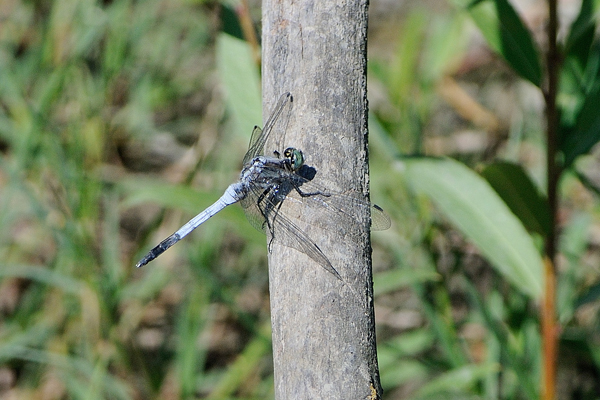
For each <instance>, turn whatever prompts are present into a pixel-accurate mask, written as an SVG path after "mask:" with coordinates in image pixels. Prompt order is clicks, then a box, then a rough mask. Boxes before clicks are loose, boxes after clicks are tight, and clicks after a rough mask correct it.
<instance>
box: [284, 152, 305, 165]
mask: <svg viewBox="0 0 600 400" xmlns="http://www.w3.org/2000/svg"><path fill="white" fill-rule="evenodd" d="M283 157H284V158H286V159H287V160H289V161H290V167H291V168H292V171H297V170H299V169H300V167H302V165H304V154H302V150H299V149H296V148H294V147H288V148H287V149H285V150H284V152H283Z"/></svg>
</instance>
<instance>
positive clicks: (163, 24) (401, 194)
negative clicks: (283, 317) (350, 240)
mask: <svg viewBox="0 0 600 400" xmlns="http://www.w3.org/2000/svg"><path fill="white" fill-rule="evenodd" d="M513 5H514V6H515V8H516V9H517V11H518V12H519V15H520V16H521V18H522V20H523V21H524V22H525V24H526V25H527V26H528V28H529V29H530V30H531V31H532V32H533V35H534V38H535V39H536V40H538V41H539V42H540V45H542V46H543V40H544V39H543V36H542V34H543V29H544V26H545V24H546V22H547V21H546V14H547V12H546V8H545V7H546V5H545V2H544V1H539V0H519V1H515V2H513ZM579 6H580V2H578V1H571V0H565V1H563V2H562V3H561V5H560V7H561V9H560V11H561V13H560V15H561V21H562V22H564V23H565V24H568V23H569V21H572V20H573V19H574V18H575V17H576V16H577V13H578V12H579ZM253 27H254V29H253ZM369 29H370V33H369V43H368V47H369V77H368V78H369V81H368V85H369V101H370V110H371V115H370V139H369V140H370V151H371V154H370V161H371V182H372V186H371V189H372V193H371V198H372V199H373V201H374V202H377V203H378V204H380V205H381V206H382V207H383V208H384V209H385V210H386V211H387V213H388V214H389V215H390V217H391V218H392V221H393V222H392V228H391V229H390V230H388V231H384V232H376V233H374V234H373V260H374V266H373V267H374V282H375V294H376V299H375V311H376V323H377V339H378V351H379V362H380V369H381V380H382V384H383V387H384V390H385V396H384V398H385V399H426V398H427V399H429V398H431V399H433V398H436V399H439V398H444V399H452V398H456V399H480V398H481V399H483V398H485V399H530V398H537V395H538V390H539V387H540V364H541V355H540V346H541V339H540V333H539V320H538V319H539V318H538V313H537V308H536V304H535V303H534V302H531V300H530V299H529V298H528V297H527V296H525V295H524V294H521V293H520V292H519V291H516V290H514V288H512V287H511V285H510V284H509V283H507V282H506V280H504V279H503V277H502V276H501V275H499V273H498V271H496V270H495V269H493V268H491V267H490V265H489V263H488V262H487V261H486V259H485V258H483V257H482V256H481V255H480V254H479V252H478V251H477V249H476V248H475V247H474V246H473V245H472V244H471V242H470V241H469V240H467V239H466V238H465V237H464V235H462V234H460V233H459V232H458V231H457V230H455V228H454V227H453V226H452V224H450V223H449V222H448V220H447V219H446V218H444V216H443V215H442V214H441V213H440V212H439V211H437V210H436V208H435V207H434V206H433V205H432V203H431V202H430V201H428V199H426V198H424V197H423V196H419V195H417V194H415V193H414V192H413V191H411V190H410V187H409V186H408V185H407V184H406V179H405V176H404V174H403V168H402V163H401V161H400V155H406V154H409V155H416V154H421V155H422V154H425V155H432V156H451V157H453V158H455V159H457V160H459V161H461V162H463V163H464V164H466V165H467V166H469V167H472V168H474V169H475V170H477V168H478V165H480V164H481V163H485V162H489V161H492V160H507V161H512V162H515V163H518V164H520V165H522V166H523V167H524V168H525V170H526V171H527V172H528V174H529V175H530V177H531V179H532V180H533V181H534V182H535V183H537V184H538V185H539V188H538V189H539V190H540V191H543V190H544V189H543V187H544V185H545V157H546V156H545V138H544V117H543V111H544V102H543V98H542V95H541V93H540V92H539V90H538V88H536V87H535V86H533V85H531V84H530V83H528V82H527V81H525V80H523V79H521V78H519V77H518V75H517V74H516V73H515V72H513V71H512V70H511V68H510V67H508V66H507V64H506V63H505V62H504V61H502V60H501V59H500V58H499V57H498V56H497V55H496V54H495V53H493V52H492V51H491V50H490V49H489V48H488V46H487V45H486V42H485V40H484V38H483V37H482V35H481V33H480V32H479V30H478V29H477V28H476V27H475V25H474V24H473V22H472V21H471V19H469V17H468V15H467V14H466V13H465V12H464V10H463V9H462V8H461V7H459V6H458V5H456V4H455V3H453V2H452V1H442V0H427V1H390V0H372V1H371V5H370V21H369ZM253 32H254V33H256V34H257V35H258V32H260V2H258V1H252V2H251V3H250V4H246V3H243V2H238V1H233V0H232V1H227V0H223V1H203V0H146V1H141V2H140V1H133V0H131V1H127V0H124V1H96V0H56V1H45V0H2V1H1V2H0V398H1V399H10V400H12V399H190V398H208V399H269V398H273V378H272V374H273V371H272V360H271V353H270V352H271V343H270V341H271V337H270V320H269V297H268V276H267V250H266V245H265V237H264V236H263V235H261V234H259V233H258V232H256V231H255V230H254V229H253V228H252V227H251V225H250V224H248V223H247V222H246V220H245V217H244V214H243V211H242V209H241V207H239V206H233V207H228V208H227V209H225V210H224V211H223V212H221V213H220V214H219V215H218V216H216V217H215V218H214V219H212V220H211V221H209V222H208V223H206V224H204V225H203V226H202V228H201V229H199V230H197V231H195V232H194V233H193V234H192V235H190V236H189V237H187V238H186V239H185V240H184V241H182V242H180V243H179V244H177V245H176V246H175V247H173V248H172V249H170V250H169V251H168V252H166V253H164V254H163V255H162V256H161V257H160V258H158V259H157V260H156V261H154V262H153V263H152V264H150V265H148V266H146V267H145V268H142V269H138V270H136V269H135V268H134V265H135V263H136V262H137V261H138V260H139V258H140V257H141V256H143V255H144V254H145V252H147V251H148V250H149V249H150V248H151V247H152V246H154V245H155V244H157V243H158V242H159V241H161V240H162V239H164V238H165V237H166V236H168V235H170V234H171V233H173V232H174V231H175V230H176V229H177V228H179V227H180V226H181V225H182V224H183V223H185V222H186V221H187V220H188V219H189V218H190V217H192V216H193V215H195V214H196V213H197V212H199V211H201V210H202V209H204V208H205V207H206V206H208V205H210V204H211V203H212V202H213V201H215V200H216V199H217V198H218V197H219V196H220V195H221V194H222V192H223V191H224V189H225V188H226V187H227V185H229V184H230V183H232V182H234V181H235V180H236V179H237V177H238V175H239V171H240V168H241V160H242V157H243V155H244V153H245V151H246V147H247V145H248V140H249V137H250V133H251V130H252V127H253V126H254V125H255V124H260V123H261V96H260V77H259V71H260V67H259V60H258V56H259V55H260V49H259V48H258V43H259V42H260V38H259V37H253V36H252V33H253ZM584 167H585V169H586V170H587V171H590V177H591V178H593V177H594V173H593V172H594V171H597V169H596V168H597V159H596V156H594V155H593V154H592V155H591V156H588V158H587V159H586V160H585V165H584ZM561 193H562V195H563V196H564V197H563V203H562V205H561V211H560V216H561V218H560V221H559V223H560V226H561V228H562V232H563V239H564V240H563V241H561V243H563V244H562V247H561V251H562V256H561V261H562V262H561V265H560V268H561V281H560V283H559V296H558V300H557V303H558V304H557V308H558V310H559V319H560V321H561V323H563V327H564V331H563V332H562V336H561V346H562V347H561V353H560V355H559V360H560V361H559V385H558V387H559V394H560V396H559V398H561V399H567V398H569V399H598V398H600V388H599V386H600V385H599V383H598V382H600V376H599V374H598V372H599V369H598V367H599V366H600V353H599V352H598V347H597V345H598V343H599V341H600V340H599V339H600V338H599V337H598V335H599V334H598V332H599V331H598V318H597V315H598V309H599V305H600V302H598V301H597V294H596V292H597V291H598V290H596V288H597V286H595V285H596V284H597V282H598V261H599V258H600V251H599V249H600V248H599V246H600V224H599V220H598V218H599V216H600V215H599V207H598V206H599V202H598V196H597V195H596V194H594V193H593V191H591V190H589V188H587V187H585V186H584V185H582V184H581V183H580V181H579V180H576V179H574V178H573V177H571V176H566V177H565V179H564V181H563V184H562V186H561ZM594 290H596V291H594ZM586 296H587V297H586Z"/></svg>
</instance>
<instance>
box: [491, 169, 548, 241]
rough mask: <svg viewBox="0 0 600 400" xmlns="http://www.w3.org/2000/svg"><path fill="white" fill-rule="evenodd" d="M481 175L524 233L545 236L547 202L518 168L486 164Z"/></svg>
mask: <svg viewBox="0 0 600 400" xmlns="http://www.w3.org/2000/svg"><path fill="white" fill-rule="evenodd" d="M481 175H482V176H483V177H484V178H485V179H486V180H487V181H488V183H489V184H490V185H491V186H492V188H494V190H495V191H496V193H498V195H500V197H501V198H502V200H504V202H505V203H506V205H507V206H508V208H510V210H511V211H512V212H513V214H515V215H516V216H517V217H518V218H519V219H520V220H521V222H522V223H523V225H524V226H525V228H526V229H527V230H528V231H530V232H537V233H539V234H540V235H542V236H546V235H547V234H548V232H549V231H550V210H549V209H548V202H547V201H546V198H545V197H544V196H543V195H542V194H541V193H540V192H539V190H538V189H537V187H536V186H535V185H534V183H533V182H532V181H531V179H530V178H529V176H528V175H527V173H526V172H525V171H524V170H523V168H522V167H521V166H520V165H516V164H512V163H508V162H498V163H494V164H490V165H488V166H486V167H485V169H484V170H483V171H481Z"/></svg>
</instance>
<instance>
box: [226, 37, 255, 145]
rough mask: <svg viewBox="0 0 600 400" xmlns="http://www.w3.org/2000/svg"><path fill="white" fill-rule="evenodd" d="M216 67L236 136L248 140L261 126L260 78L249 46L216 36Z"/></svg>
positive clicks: (233, 39)
mask: <svg viewBox="0 0 600 400" xmlns="http://www.w3.org/2000/svg"><path fill="white" fill-rule="evenodd" d="M217 67H218V68H219V75H220V76H221V80H222V82H223V86H224V88H225V93H226V95H227V104H228V105H229V106H230V108H231V111H232V113H233V115H234V119H235V122H236V125H237V132H238V134H239V135H241V136H243V137H247V138H248V139H249V138H250V132H252V128H253V127H254V126H255V125H257V124H260V123H261V122H262V97H261V92H260V77H259V75H258V67H257V66H256V64H255V63H254V61H253V59H252V50H251V49H250V46H249V45H248V44H247V43H246V42H244V41H242V40H239V39H236V38H234V37H233V36H230V35H227V34H225V33H223V34H221V35H219V37H218V38H217Z"/></svg>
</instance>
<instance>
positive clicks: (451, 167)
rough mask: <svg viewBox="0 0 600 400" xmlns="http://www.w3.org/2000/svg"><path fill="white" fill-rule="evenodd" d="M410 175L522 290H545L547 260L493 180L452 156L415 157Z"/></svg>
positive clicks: (409, 163) (533, 294)
mask: <svg viewBox="0 0 600 400" xmlns="http://www.w3.org/2000/svg"><path fill="white" fill-rule="evenodd" d="M406 175H407V178H408V180H409V182H410V184H411V186H413V187H414V188H415V189H416V190H417V191H418V192H421V193H423V194H425V195H427V196H428V197H429V198H430V199H431V200H432V201H433V202H434V203H435V204H436V205H437V206H438V207H439V209H440V210H441V211H442V212H443V213H444V215H445V216H446V217H447V218H448V219H449V220H450V221H452V223H454V225H456V227H457V228H458V229H459V230H460V231H461V232H462V233H463V234H464V235H465V236H466V237H467V238H468V239H469V240H471V241H472V242H473V243H474V244H475V245H476V246H477V248H478V249H479V251H481V253H482V254H483V255H484V256H485V257H486V258H487V259H488V260H489V261H490V263H491V264H492V265H493V266H494V267H495V268H496V269H497V270H498V272H499V273H500V274H501V275H503V276H504V277H505V278H506V279H507V280H508V281H510V282H511V283H512V284H513V285H514V286H515V287H517V288H518V289H519V290H521V291H522V292H523V293H525V294H527V295H529V296H531V297H533V298H535V299H537V298H539V296H540V295H541V293H542V260H541V257H540V255H539V253H538V251H537V249H536V247H535V245H534V243H533V240H532V238H531V237H530V236H529V234H528V233H527V231H526V230H525V228H524V227H523V224H521V222H520V221H519V220H518V218H517V217H516V216H515V215H514V214H513V213H512V212H511V211H510V209H509V208H508V206H507V205H506V204H505V203H504V202H503V201H502V200H501V199H500V197H499V196H498V194H496V192H495V191H494V190H493V189H492V188H491V187H490V185H489V184H488V183H487V182H486V181H485V180H484V179H483V178H481V177H480V176H479V175H477V174H476V173H475V172H473V171H471V170H470V169H468V168H467V167H465V166H464V165H462V164H460V163H459V162H457V161H454V160H451V159H411V160H407V161H406Z"/></svg>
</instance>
